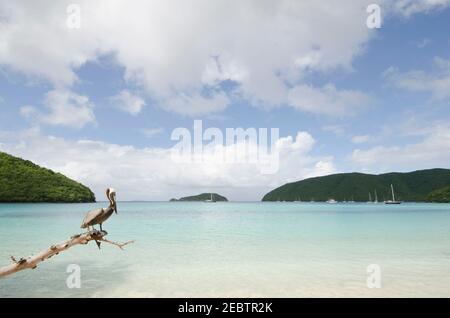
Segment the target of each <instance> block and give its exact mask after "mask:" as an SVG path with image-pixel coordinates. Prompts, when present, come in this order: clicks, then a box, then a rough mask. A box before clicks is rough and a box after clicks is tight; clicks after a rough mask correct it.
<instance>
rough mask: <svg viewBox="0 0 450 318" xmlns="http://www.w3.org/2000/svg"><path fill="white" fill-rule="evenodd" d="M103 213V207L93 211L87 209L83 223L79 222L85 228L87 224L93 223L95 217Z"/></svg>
mask: <svg viewBox="0 0 450 318" xmlns="http://www.w3.org/2000/svg"><path fill="white" fill-rule="evenodd" d="M102 213H103V209H97V210H93V211H89V212H88V213H87V214H86V216H85V217H84V220H83V223H81V228H85V227H87V226H88V225H94V224H97V223H95V219H96V218H97V217H99V216H100V215H101V214H102Z"/></svg>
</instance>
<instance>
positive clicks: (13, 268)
mask: <svg viewBox="0 0 450 318" xmlns="http://www.w3.org/2000/svg"><path fill="white" fill-rule="evenodd" d="M107 234H108V232H106V231H98V230H92V231H89V232H86V233H82V234H76V235H73V236H72V237H71V238H70V239H69V240H67V241H65V242H62V243H60V244H56V245H52V246H50V247H49V248H47V249H46V250H43V251H41V252H39V253H37V254H35V255H32V256H29V257H27V258H20V259H19V260H17V259H16V258H14V257H13V256H11V260H12V261H13V263H12V264H10V265H7V266H4V267H0V278H2V277H5V276H8V275H11V274H14V273H17V272H19V271H21V270H24V269H35V268H36V267H37V265H38V264H39V263H41V262H43V261H45V260H47V259H49V258H51V257H52V256H55V255H58V254H59V253H61V252H63V251H65V250H67V249H69V248H71V247H72V246H75V245H79V244H84V245H85V244H87V243H89V242H90V241H95V242H96V243H97V246H98V248H100V244H101V242H105V243H108V244H112V245H115V246H117V247H118V248H120V249H123V247H124V246H125V245H127V244H130V243H133V242H134V241H128V242H125V243H117V242H112V241H109V240H107V239H106V238H105V236H106V235H107Z"/></svg>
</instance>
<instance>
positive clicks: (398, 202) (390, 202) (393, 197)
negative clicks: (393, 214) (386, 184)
mask: <svg viewBox="0 0 450 318" xmlns="http://www.w3.org/2000/svg"><path fill="white" fill-rule="evenodd" d="M391 191H392V200H387V201H384V203H385V204H400V203H402V202H401V201H396V200H395V194H394V186H393V185H392V184H391Z"/></svg>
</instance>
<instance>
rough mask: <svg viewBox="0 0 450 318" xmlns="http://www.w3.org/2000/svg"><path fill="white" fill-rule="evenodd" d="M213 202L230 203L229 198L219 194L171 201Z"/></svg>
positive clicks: (203, 194)
mask: <svg viewBox="0 0 450 318" xmlns="http://www.w3.org/2000/svg"><path fill="white" fill-rule="evenodd" d="M211 198H212V200H213V201H228V199H227V198H225V197H224V196H222V195H220V194H217V193H202V194H199V195H193V196H189V197H184V198H180V199H178V200H177V199H171V200H170V201H207V200H211Z"/></svg>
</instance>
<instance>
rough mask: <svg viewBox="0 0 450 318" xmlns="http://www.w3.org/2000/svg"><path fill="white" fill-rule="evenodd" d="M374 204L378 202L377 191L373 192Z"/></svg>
mask: <svg viewBox="0 0 450 318" xmlns="http://www.w3.org/2000/svg"><path fill="white" fill-rule="evenodd" d="M375 202H378V195H377V190H375Z"/></svg>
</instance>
